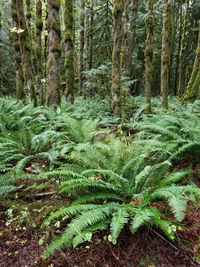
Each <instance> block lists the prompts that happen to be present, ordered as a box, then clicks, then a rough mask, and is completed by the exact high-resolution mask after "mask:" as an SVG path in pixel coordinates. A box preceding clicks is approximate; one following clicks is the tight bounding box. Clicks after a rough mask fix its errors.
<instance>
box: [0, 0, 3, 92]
mask: <svg viewBox="0 0 200 267" xmlns="http://www.w3.org/2000/svg"><path fill="white" fill-rule="evenodd" d="M1 8H2V7H1V3H0V32H1V30H2V14H1ZM2 90H3V72H2V46H1V44H0V95H1V94H2Z"/></svg>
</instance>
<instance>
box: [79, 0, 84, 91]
mask: <svg viewBox="0 0 200 267" xmlns="http://www.w3.org/2000/svg"><path fill="white" fill-rule="evenodd" d="M84 12H85V0H82V1H81V14H80V73H79V83H80V92H81V93H82V94H83V84H84V75H83V71H84V46H85V14H84Z"/></svg>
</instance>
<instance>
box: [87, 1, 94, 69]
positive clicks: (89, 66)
mask: <svg viewBox="0 0 200 267" xmlns="http://www.w3.org/2000/svg"><path fill="white" fill-rule="evenodd" d="M93 27H94V4H93V2H92V3H91V5H90V45H89V63H88V68H89V70H91V69H92V66H93Z"/></svg>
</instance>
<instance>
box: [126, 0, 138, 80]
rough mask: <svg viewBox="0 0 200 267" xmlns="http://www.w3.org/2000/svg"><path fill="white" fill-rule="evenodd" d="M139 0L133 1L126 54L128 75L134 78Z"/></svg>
mask: <svg viewBox="0 0 200 267" xmlns="http://www.w3.org/2000/svg"><path fill="white" fill-rule="evenodd" d="M138 7H139V0H135V1H132V5H131V17H130V31H129V34H128V40H127V41H128V42H127V48H128V50H127V54H126V72H125V74H126V76H127V77H130V78H133V77H132V76H133V59H132V58H133V52H134V49H135V44H136V22H137V14H138Z"/></svg>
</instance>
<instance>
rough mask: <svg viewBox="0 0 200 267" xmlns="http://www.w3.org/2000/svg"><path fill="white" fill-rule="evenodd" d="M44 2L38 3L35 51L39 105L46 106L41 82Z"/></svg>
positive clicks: (38, 0)
mask: <svg viewBox="0 0 200 267" xmlns="http://www.w3.org/2000/svg"><path fill="white" fill-rule="evenodd" d="M42 31H43V21H42V0H37V3H36V36H35V37H36V38H35V50H36V80H37V87H38V89H37V91H38V94H39V97H38V103H39V104H40V105H44V103H45V95H44V88H43V85H42V82H41V79H42V77H43V68H42V66H43V51H42Z"/></svg>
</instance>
